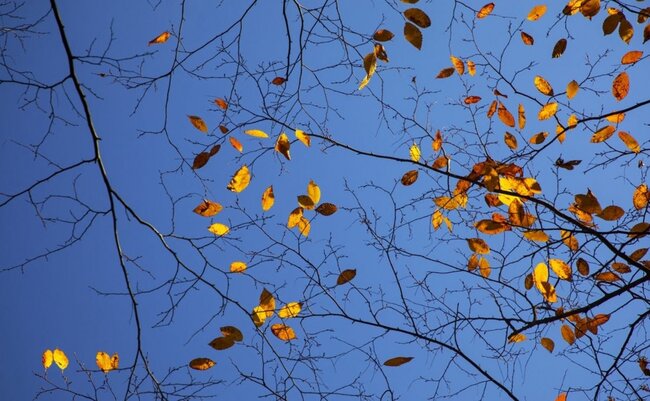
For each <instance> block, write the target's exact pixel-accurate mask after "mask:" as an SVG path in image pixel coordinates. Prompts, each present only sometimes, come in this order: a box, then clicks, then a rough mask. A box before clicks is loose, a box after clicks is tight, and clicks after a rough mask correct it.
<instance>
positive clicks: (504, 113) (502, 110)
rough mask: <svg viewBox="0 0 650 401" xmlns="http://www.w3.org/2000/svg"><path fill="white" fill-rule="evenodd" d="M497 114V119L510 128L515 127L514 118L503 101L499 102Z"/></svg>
mask: <svg viewBox="0 0 650 401" xmlns="http://www.w3.org/2000/svg"><path fill="white" fill-rule="evenodd" d="M497 114H498V115H499V120H501V122H502V123H504V124H505V125H507V126H508V127H511V128H514V127H515V118H514V117H513V115H512V114H511V113H510V112H509V111H508V109H507V108H506V106H505V105H504V104H503V103H499V110H498V112H497Z"/></svg>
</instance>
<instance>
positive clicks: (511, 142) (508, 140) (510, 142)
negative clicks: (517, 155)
mask: <svg viewBox="0 0 650 401" xmlns="http://www.w3.org/2000/svg"><path fill="white" fill-rule="evenodd" d="M503 141H504V142H505V144H506V145H507V146H508V147H509V148H510V149H512V150H517V138H515V136H514V135H512V134H511V133H509V132H506V133H505V135H504V136H503Z"/></svg>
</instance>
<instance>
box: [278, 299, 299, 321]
mask: <svg viewBox="0 0 650 401" xmlns="http://www.w3.org/2000/svg"><path fill="white" fill-rule="evenodd" d="M301 309H302V305H301V304H300V302H289V303H288V304H286V305H284V306H283V307H282V308H280V310H279V311H278V316H279V317H280V318H281V319H290V318H292V317H296V316H298V313H300V310H301Z"/></svg>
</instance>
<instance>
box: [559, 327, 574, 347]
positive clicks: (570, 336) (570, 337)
mask: <svg viewBox="0 0 650 401" xmlns="http://www.w3.org/2000/svg"><path fill="white" fill-rule="evenodd" d="M560 333H561V334H562V338H563V339H564V341H566V342H567V343H568V344H569V345H573V343H575V342H576V336H575V334H574V333H573V329H572V328H571V326H569V325H567V324H563V325H562V327H561V328H560Z"/></svg>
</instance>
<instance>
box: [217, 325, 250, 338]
mask: <svg viewBox="0 0 650 401" xmlns="http://www.w3.org/2000/svg"><path fill="white" fill-rule="evenodd" d="M219 330H220V331H221V334H222V335H223V336H224V337H226V338H231V339H232V340H233V341H244V335H243V334H242V332H241V331H240V330H239V329H238V328H237V327H235V326H224V327H222V328H221V329H219Z"/></svg>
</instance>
